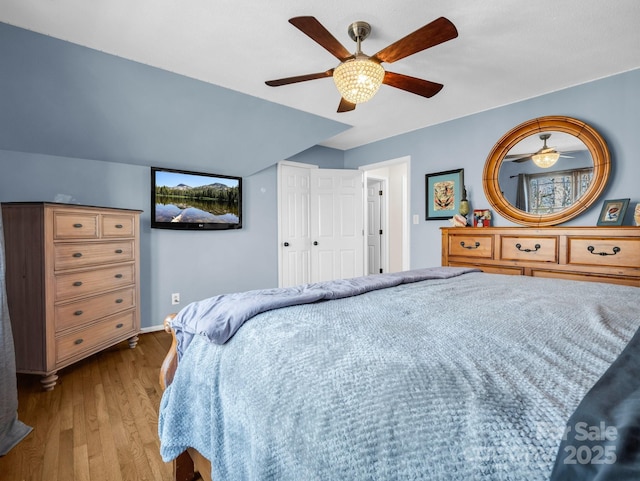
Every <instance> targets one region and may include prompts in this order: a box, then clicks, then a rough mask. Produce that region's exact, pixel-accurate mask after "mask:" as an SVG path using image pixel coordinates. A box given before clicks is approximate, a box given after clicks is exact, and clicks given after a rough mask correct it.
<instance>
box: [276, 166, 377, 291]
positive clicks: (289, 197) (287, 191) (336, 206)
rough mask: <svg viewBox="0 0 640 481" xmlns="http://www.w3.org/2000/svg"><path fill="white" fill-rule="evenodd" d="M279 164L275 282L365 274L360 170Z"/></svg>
mask: <svg viewBox="0 0 640 481" xmlns="http://www.w3.org/2000/svg"><path fill="white" fill-rule="evenodd" d="M278 169H279V172H278V191H279V194H278V222H279V235H280V238H279V256H280V257H279V285H280V286H281V287H287V286H293V285H298V284H306V283H309V282H319V281H324V280H331V279H343V278H348V277H356V276H361V275H364V230H363V229H364V226H363V224H364V186H363V173H362V171H359V170H344V169H318V168H317V167H315V166H304V165H303V166H295V165H291V164H289V163H282V164H279V166H278Z"/></svg>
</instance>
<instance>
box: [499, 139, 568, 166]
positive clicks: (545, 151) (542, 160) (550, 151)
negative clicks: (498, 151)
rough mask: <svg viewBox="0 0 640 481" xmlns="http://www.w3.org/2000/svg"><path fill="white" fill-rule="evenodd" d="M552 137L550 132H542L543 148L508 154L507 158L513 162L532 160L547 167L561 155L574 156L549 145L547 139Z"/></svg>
mask: <svg viewBox="0 0 640 481" xmlns="http://www.w3.org/2000/svg"><path fill="white" fill-rule="evenodd" d="M550 137H551V134H549V133H546V134H540V140H542V142H543V145H542V148H541V149H539V150H538V151H536V152H534V153H533V154H515V155H507V156H506V157H505V159H507V160H511V161H512V162H526V161H529V160H532V161H533V163H534V164H536V165H537V166H538V167H542V168H544V169H546V168H548V167H551V166H552V165H553V164H555V163H556V162H557V161H558V159H559V158H560V157H566V158H568V159H572V158H573V157H571V156H570V155H565V154H564V153H561V152H559V151H558V150H556V149H555V148H553V147H547V140H549V138H550Z"/></svg>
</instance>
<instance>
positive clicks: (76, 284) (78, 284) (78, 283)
mask: <svg viewBox="0 0 640 481" xmlns="http://www.w3.org/2000/svg"><path fill="white" fill-rule="evenodd" d="M73 285H74V286H75V287H80V286H81V285H82V281H75V282H74V283H73Z"/></svg>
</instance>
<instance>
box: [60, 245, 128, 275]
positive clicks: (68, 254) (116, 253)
mask: <svg viewBox="0 0 640 481" xmlns="http://www.w3.org/2000/svg"><path fill="white" fill-rule="evenodd" d="M133 258H134V246H133V240H130V241H115V242H96V243H88V242H87V243H84V244H56V245H55V247H54V266H55V267H54V268H55V270H61V269H73V268H75V267H84V266H90V265H96V264H113V263H114V262H126V261H130V260H132V259H133Z"/></svg>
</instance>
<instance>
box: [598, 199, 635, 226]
mask: <svg viewBox="0 0 640 481" xmlns="http://www.w3.org/2000/svg"><path fill="white" fill-rule="evenodd" d="M628 205H629V199H609V200H605V201H604V203H603V204H602V210H601V211H600V216H598V225H622V221H623V220H624V214H625V213H626V212H627V206H628Z"/></svg>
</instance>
